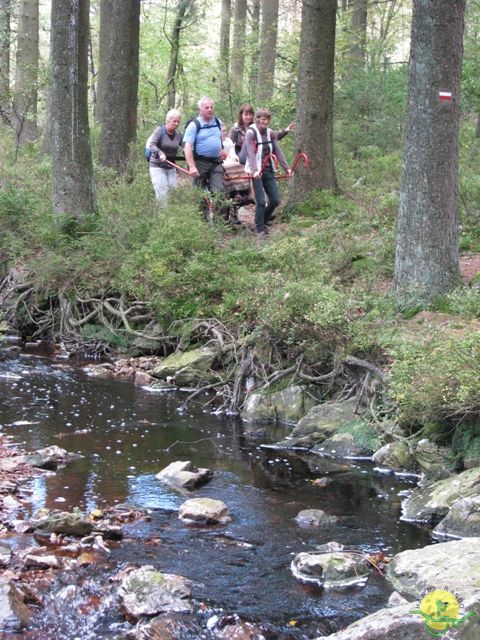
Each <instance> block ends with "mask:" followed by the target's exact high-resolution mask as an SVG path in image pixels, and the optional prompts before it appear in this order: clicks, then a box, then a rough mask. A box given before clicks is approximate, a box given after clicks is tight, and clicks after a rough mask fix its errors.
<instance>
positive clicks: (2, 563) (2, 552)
mask: <svg viewBox="0 0 480 640" xmlns="http://www.w3.org/2000/svg"><path fill="white" fill-rule="evenodd" d="M11 557H12V551H11V549H10V547H7V545H6V544H0V567H2V568H5V567H8V563H9V562H10V558H11Z"/></svg>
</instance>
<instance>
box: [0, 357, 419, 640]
mask: <svg viewBox="0 0 480 640" xmlns="http://www.w3.org/2000/svg"><path fill="white" fill-rule="evenodd" d="M0 390H1V396H0V397H1V405H0V426H1V432H2V433H4V434H6V435H9V436H12V437H13V439H14V441H15V442H17V443H19V444H20V445H21V446H22V447H24V448H25V449H26V450H28V451H33V450H35V449H39V448H42V447H46V446H49V445H52V444H57V445H58V446H60V447H63V448H65V449H67V450H68V451H73V452H78V453H81V454H82V455H83V456H85V457H84V458H83V459H81V460H78V461H76V462H74V463H72V464H70V465H68V466H67V467H66V468H65V469H62V470H60V471H58V472H57V473H56V474H49V475H44V476H42V477H39V478H34V479H33V480H30V481H29V484H28V488H29V490H30V491H31V496H30V501H31V505H30V507H29V508H28V509H27V510H26V513H25V514H24V515H19V516H18V517H26V518H28V517H29V516H30V515H31V514H33V513H35V512H36V511H37V510H38V509H40V508H43V507H47V508H50V509H62V510H71V509H73V508H75V507H79V508H80V509H81V510H82V511H92V510H94V509H102V508H105V507H107V506H111V505H115V504H123V503H128V504H129V505H134V506H136V507H139V508H143V509H148V510H149V511H150V515H151V520H150V521H148V522H146V521H137V522H135V523H133V524H131V525H128V526H126V527H125V529H124V530H125V537H124V539H123V540H122V541H121V542H120V543H118V544H116V545H114V546H113V548H112V551H111V554H110V555H109V556H108V558H107V560H105V561H104V562H98V563H96V564H90V565H88V566H85V567H81V568H78V569H77V570H76V571H75V572H72V571H68V572H67V571H65V572H61V573H59V574H58V577H57V579H56V581H55V583H54V584H53V588H52V589H51V590H50V591H48V593H46V595H45V602H44V607H43V608H41V609H40V608H38V609H37V610H36V613H35V615H34V622H33V625H32V627H31V628H30V629H28V630H27V631H24V632H22V633H21V634H16V635H12V636H11V637H12V638H29V639H31V640H46V639H48V640H54V639H56V638H59V639H60V638H68V639H69V640H87V639H92V638H95V639H103V638H120V637H122V635H123V634H125V633H126V632H127V631H128V630H130V629H132V624H130V623H129V622H127V621H125V620H124V618H123V617H122V615H121V613H120V611H119V608H118V603H117V600H116V594H115V589H116V588H117V585H116V583H114V582H113V581H112V580H111V578H112V577H113V576H115V575H116V574H118V573H119V572H120V571H121V570H122V569H124V568H125V567H127V566H128V565H132V564H136V565H145V564H149V565H153V566H154V567H156V568H158V569H159V570H161V571H165V572H167V573H176V574H180V575H182V576H185V577H187V578H189V579H190V580H192V582H193V586H192V595H193V602H194V611H195V615H194V616H192V617H191V619H190V620H191V621H192V620H193V624H194V625H196V626H195V628H194V629H193V630H192V629H190V628H189V629H187V628H186V629H185V638H191V639H192V640H193V639H197V638H210V637H212V638H213V637H215V636H214V635H213V632H212V635H209V634H210V632H209V631H208V630H207V628H206V623H207V620H208V619H209V618H211V617H212V616H213V615H220V616H221V615H223V614H230V613H238V614H240V615H241V616H244V617H246V618H247V619H250V620H254V621H259V622H261V623H264V624H266V625H267V627H269V628H270V629H271V630H272V633H274V634H276V635H272V636H271V637H272V638H273V637H275V638H276V637H278V638H280V637H282V638H299V639H302V640H304V639H307V638H308V639H311V638H315V637H316V636H320V635H327V634H328V633H332V632H334V631H336V630H338V629H340V628H342V627H344V626H346V625H347V624H349V623H351V622H353V621H354V620H356V619H358V618H360V617H362V616H364V615H366V614H368V613H371V612H373V611H375V610H376V609H378V608H380V607H382V606H384V605H385V604H386V601H387V599H388V596H389V594H390V592H391V589H390V588H389V587H388V584H387V583H386V581H385V580H384V578H383V577H382V576H381V575H379V574H378V573H376V572H375V571H372V573H371V576H370V578H369V580H368V583H367V585H366V587H364V588H351V589H349V590H347V591H322V590H320V589H318V588H312V587H311V586H306V585H302V584H301V583H299V582H297V581H296V580H295V578H294V577H293V575H292V573H291V571H290V563H291V560H292V558H293V556H294V555H295V554H297V553H299V552H300V551H310V550H313V549H314V547H315V546H316V545H319V544H323V543H325V542H329V541H330V540H337V541H338V542H341V543H343V544H345V545H348V546H352V547H355V548H357V549H361V550H363V551H366V552H376V551H380V550H381V551H383V552H384V553H385V554H387V555H392V554H394V553H397V552H399V551H402V550H404V549H408V548H415V547H421V546H424V545H425V544H428V543H429V542H430V536H429V533H428V531H426V530H423V529H421V528H418V527H416V526H414V525H412V524H409V523H405V522H401V521H400V519H399V518H400V501H401V498H400V497H399V492H401V491H403V490H406V489H411V488H412V486H413V482H414V481H413V480H412V479H411V478H397V477H394V476H391V475H382V474H380V473H378V472H377V471H375V470H374V469H373V467H372V465H371V463H369V462H366V461H350V462H349V464H339V465H332V463H331V461H328V460H325V459H321V458H318V457H309V456H308V455H306V454H305V453H296V454H293V453H292V454H288V455H287V454H285V453H284V452H281V451H278V450H274V449H266V448H263V447H261V446H260V445H261V444H262V442H264V441H265V440H263V441H259V440H258V439H255V440H252V439H251V438H248V437H246V429H247V427H246V425H244V424H242V422H241V421H239V420H234V419H231V418H227V417H225V416H217V415H213V414H211V413H210V412H209V411H207V410H206V409H204V408H203V406H202V404H203V403H204V402H205V400H206V399H207V398H206V397H204V398H203V399H202V398H200V399H199V402H197V403H195V402H194V403H192V404H191V405H189V407H188V409H187V411H184V412H182V411H181V410H180V407H181V406H182V402H183V401H184V399H185V395H184V394H180V393H175V392H173V393H172V392H167V393H165V392H164V393H156V394H155V393H151V392H148V391H147V390H145V389H142V388H140V387H136V386H134V385H133V383H132V382H130V381H119V380H117V379H105V378H97V377H89V376H88V375H86V373H85V372H84V371H83V370H82V368H81V367H80V366H72V365H71V364H69V363H68V362H67V361H62V360H58V359H57V360H55V358H54V356H52V355H48V354H46V353H44V352H42V351H41V350H40V349H39V350H37V351H36V350H35V349H31V350H30V351H28V350H26V351H24V352H22V353H15V352H8V350H4V352H3V353H0ZM255 428H258V427H255ZM286 433H288V431H286V430H285V429H283V428H275V429H274V428H272V429H270V430H269V432H268V435H267V436H266V439H267V441H275V440H276V439H277V440H278V439H280V438H281V437H284V436H285V434H286ZM175 460H192V462H193V463H194V464H195V465H197V466H199V467H209V468H211V469H213V470H214V472H215V473H214V477H213V480H212V481H211V482H210V483H209V484H207V485H205V486H203V487H201V488H200V489H197V490H196V491H194V492H193V493H191V494H188V495H187V494H186V493H180V492H179V491H176V490H174V489H172V488H169V487H168V486H165V485H164V484H162V483H160V482H159V480H157V479H156V477H155V474H156V473H158V472H159V471H160V470H161V469H162V468H164V467H165V466H166V465H167V464H169V463H170V462H173V461H175ZM326 474H327V475H328V476H329V477H330V478H331V479H332V482H331V483H330V484H329V485H328V486H327V487H324V488H322V487H320V486H318V485H316V484H314V483H312V480H315V479H316V478H319V477H323V476H325V475H326ZM194 496H195V497H200V496H202V497H212V498H217V499H220V500H222V501H223V502H225V503H226V504H227V506H228V508H229V510H230V513H231V515H232V518H233V520H232V522H231V523H229V524H228V525H226V526H215V527H200V526H187V525H185V524H184V523H182V522H181V521H180V520H179V519H178V508H179V506H180V505H181V504H182V502H184V501H185V500H186V499H187V497H194ZM307 508H312V509H313V508H315V509H323V510H324V511H326V512H327V513H329V514H333V515H336V516H338V522H337V524H336V525H333V526H332V527H330V528H329V529H321V528H302V527H300V526H299V525H298V524H297V523H296V522H295V520H294V517H295V516H296V514H297V513H298V512H299V511H300V510H302V509H307ZM23 537H26V538H28V541H25V540H22V539H21V538H22V536H21V535H19V534H10V535H9V536H7V537H6V538H4V539H2V541H1V542H2V543H4V544H9V545H10V546H12V547H13V548H14V547H15V546H19V545H25V546H26V545H28V544H34V542H33V541H32V538H31V537H30V536H27V535H26V534H24V536H23ZM72 584H74V585H76V586H77V590H76V595H75V597H74V598H73V600H71V599H70V600H67V599H64V598H62V597H60V595H61V594H62V593H64V592H65V587H67V586H68V585H72ZM292 621H295V623H293V622H292ZM282 634H284V635H282ZM2 637H3V636H2Z"/></svg>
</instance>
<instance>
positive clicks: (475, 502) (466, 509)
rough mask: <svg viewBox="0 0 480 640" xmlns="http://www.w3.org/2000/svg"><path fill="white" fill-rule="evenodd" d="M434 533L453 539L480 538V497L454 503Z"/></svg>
mask: <svg viewBox="0 0 480 640" xmlns="http://www.w3.org/2000/svg"><path fill="white" fill-rule="evenodd" d="M433 533H434V534H436V535H437V536H438V535H440V536H452V537H453V538H465V537H475V536H480V496H475V497H474V498H465V499H464V500H457V501H456V502H454V503H453V505H452V507H451V508H450V511H449V512H448V514H447V515H446V516H445V518H444V519H443V520H442V521H441V522H440V523H439V524H438V525H437V526H436V527H435V529H434V530H433Z"/></svg>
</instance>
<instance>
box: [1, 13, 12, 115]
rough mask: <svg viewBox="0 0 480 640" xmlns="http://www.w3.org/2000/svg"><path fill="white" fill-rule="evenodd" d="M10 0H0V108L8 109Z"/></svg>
mask: <svg viewBox="0 0 480 640" xmlns="http://www.w3.org/2000/svg"><path fill="white" fill-rule="evenodd" d="M10 16H11V0H0V109H1V110H2V112H3V111H7V110H8V103H9V98H10V81H9V78H10Z"/></svg>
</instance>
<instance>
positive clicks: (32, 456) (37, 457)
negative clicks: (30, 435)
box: [16, 445, 83, 471]
mask: <svg viewBox="0 0 480 640" xmlns="http://www.w3.org/2000/svg"><path fill="white" fill-rule="evenodd" d="M80 458H83V456H82V455H80V454H79V453H69V452H68V451H66V450H65V449H62V448H61V447H57V445H52V446H51V447H45V448H44V449H38V450H37V451H33V452H32V453H26V454H25V455H21V456H17V458H16V459H17V462H18V461H20V462H23V463H25V464H28V465H30V466H32V467H38V468H39V469H49V470H51V471H55V470H56V469H58V467H61V466H65V465H66V464H68V463H69V462H73V461H74V460H79V459H80Z"/></svg>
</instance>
